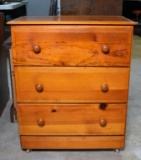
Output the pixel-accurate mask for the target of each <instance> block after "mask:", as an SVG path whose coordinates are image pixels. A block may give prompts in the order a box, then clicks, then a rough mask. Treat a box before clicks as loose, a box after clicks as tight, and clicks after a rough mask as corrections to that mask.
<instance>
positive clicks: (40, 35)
mask: <svg viewBox="0 0 141 160" xmlns="http://www.w3.org/2000/svg"><path fill="white" fill-rule="evenodd" d="M131 31H132V30H131V27H127V26H126V27H124V26H123V27H120V26H119V27H117V26H113V27H111V26H106V28H105V26H79V25H78V26H73V25H71V26H67V25H61V26H29V27H28V28H25V27H23V26H21V27H19V26H18V28H17V27H16V26H15V27H12V33H13V41H12V43H13V45H12V52H13V62H14V64H15V65H28V64H30V65H48V66H129V64H130V54H131V47H130V45H131V36H132V32H131Z"/></svg>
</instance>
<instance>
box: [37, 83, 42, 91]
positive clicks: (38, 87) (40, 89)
mask: <svg viewBox="0 0 141 160" xmlns="http://www.w3.org/2000/svg"><path fill="white" fill-rule="evenodd" d="M36 91H37V92H42V91H43V85H42V84H37V85H36Z"/></svg>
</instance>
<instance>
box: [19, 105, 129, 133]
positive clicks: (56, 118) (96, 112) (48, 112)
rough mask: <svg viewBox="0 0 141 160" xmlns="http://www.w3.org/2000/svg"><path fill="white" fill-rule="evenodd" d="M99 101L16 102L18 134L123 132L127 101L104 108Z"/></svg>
mask: <svg viewBox="0 0 141 160" xmlns="http://www.w3.org/2000/svg"><path fill="white" fill-rule="evenodd" d="M99 105H100V104H54V105H53V104H48V105H47V104H19V105H18V113H19V115H18V116H19V125H20V135H124V134H125V133H124V132H125V118H126V104H107V107H106V108H105V109H104V110H102V109H100V108H99ZM39 119H43V121H44V125H42V126H41V127H40V126H38V123H37V121H38V120H39ZM101 119H104V120H105V121H106V126H104V127H102V126H100V120H101Z"/></svg>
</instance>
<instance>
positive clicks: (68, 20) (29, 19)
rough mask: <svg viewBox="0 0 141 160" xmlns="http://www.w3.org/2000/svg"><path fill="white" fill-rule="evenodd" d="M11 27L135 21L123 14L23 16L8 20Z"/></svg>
mask: <svg viewBox="0 0 141 160" xmlns="http://www.w3.org/2000/svg"><path fill="white" fill-rule="evenodd" d="M7 24H10V25H11V26H12V27H14V26H15V25H21V24H22V25H30V24H34V25H45V24H49V25H50V24H55V25H58V24H61V25H62V24H67V25H68V24H69V25H70V24H73V25H75V24H78V25H80V24H93V25H116V26H122V25H125V26H133V25H136V24H137V22H134V21H132V20H130V19H127V18H125V17H123V16H104V15H103V16H85V15H83V16H39V17H38V16H24V17H20V18H17V19H14V20H12V21H9V22H8V23H7Z"/></svg>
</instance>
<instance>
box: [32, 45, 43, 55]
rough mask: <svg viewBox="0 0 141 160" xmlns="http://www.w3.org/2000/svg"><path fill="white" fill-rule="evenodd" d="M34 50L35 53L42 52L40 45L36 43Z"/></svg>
mask: <svg viewBox="0 0 141 160" xmlns="http://www.w3.org/2000/svg"><path fill="white" fill-rule="evenodd" d="M33 51H34V53H36V54H38V53H40V52H41V47H40V46H39V45H34V46H33Z"/></svg>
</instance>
